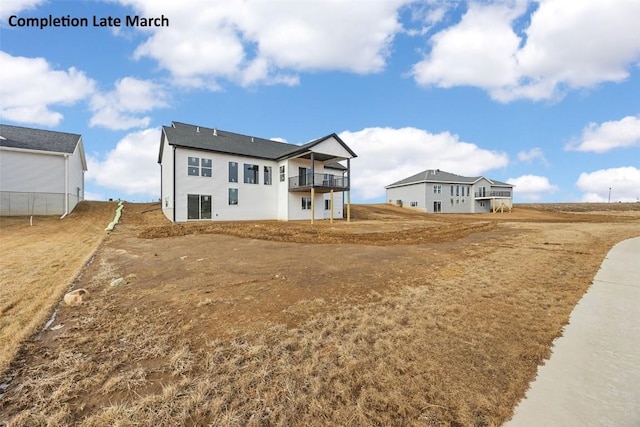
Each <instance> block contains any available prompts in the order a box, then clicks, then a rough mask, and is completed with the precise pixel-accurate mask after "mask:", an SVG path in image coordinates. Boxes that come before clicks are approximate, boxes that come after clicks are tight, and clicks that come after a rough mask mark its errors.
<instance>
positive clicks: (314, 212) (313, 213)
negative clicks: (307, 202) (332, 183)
mask: <svg viewBox="0 0 640 427" xmlns="http://www.w3.org/2000/svg"><path fill="white" fill-rule="evenodd" d="M315 193H316V192H315V189H314V188H313V187H311V225H313V217H315V216H316V211H315V207H316V203H315V198H316V197H315V196H316V194H315Z"/></svg>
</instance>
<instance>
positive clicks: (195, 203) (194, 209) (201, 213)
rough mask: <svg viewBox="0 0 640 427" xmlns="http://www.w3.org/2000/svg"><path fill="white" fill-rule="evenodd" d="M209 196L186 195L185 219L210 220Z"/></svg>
mask: <svg viewBox="0 0 640 427" xmlns="http://www.w3.org/2000/svg"><path fill="white" fill-rule="evenodd" d="M211 206H212V200H211V196H210V195H202V194H187V219H211Z"/></svg>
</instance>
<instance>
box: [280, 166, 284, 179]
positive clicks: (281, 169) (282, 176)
mask: <svg viewBox="0 0 640 427" xmlns="http://www.w3.org/2000/svg"><path fill="white" fill-rule="evenodd" d="M280 182H284V166H280Z"/></svg>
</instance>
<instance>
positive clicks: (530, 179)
mask: <svg viewBox="0 0 640 427" xmlns="http://www.w3.org/2000/svg"><path fill="white" fill-rule="evenodd" d="M507 182H508V183H509V184H513V185H515V188H514V189H513V195H514V198H516V199H524V200H540V199H541V198H542V197H543V196H546V195H548V194H552V193H555V192H556V191H557V190H558V187H557V186H556V185H553V184H551V183H550V182H549V178H547V177H545V176H538V175H522V176H519V177H517V178H509V179H508V180H507Z"/></svg>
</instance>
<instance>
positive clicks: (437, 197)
mask: <svg viewBox="0 0 640 427" xmlns="http://www.w3.org/2000/svg"><path fill="white" fill-rule="evenodd" d="M385 188H386V190H387V202H388V203H392V204H396V205H399V206H402V207H407V208H411V209H417V210H421V211H423V212H448V213H477V212H497V211H505V210H508V211H509V212H511V207H512V205H513V203H512V201H513V185H511V184H507V183H506V182H500V181H496V180H494V179H489V178H486V177H484V176H474V177H467V176H461V175H456V174H453V173H449V172H445V171H441V170H440V169H428V170H425V171H423V172H420V173H417V174H415V175H412V176H410V177H408V178H405V179H401V180H400V181H398V182H394V183H393V184H390V185H387V186H386V187H385Z"/></svg>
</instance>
